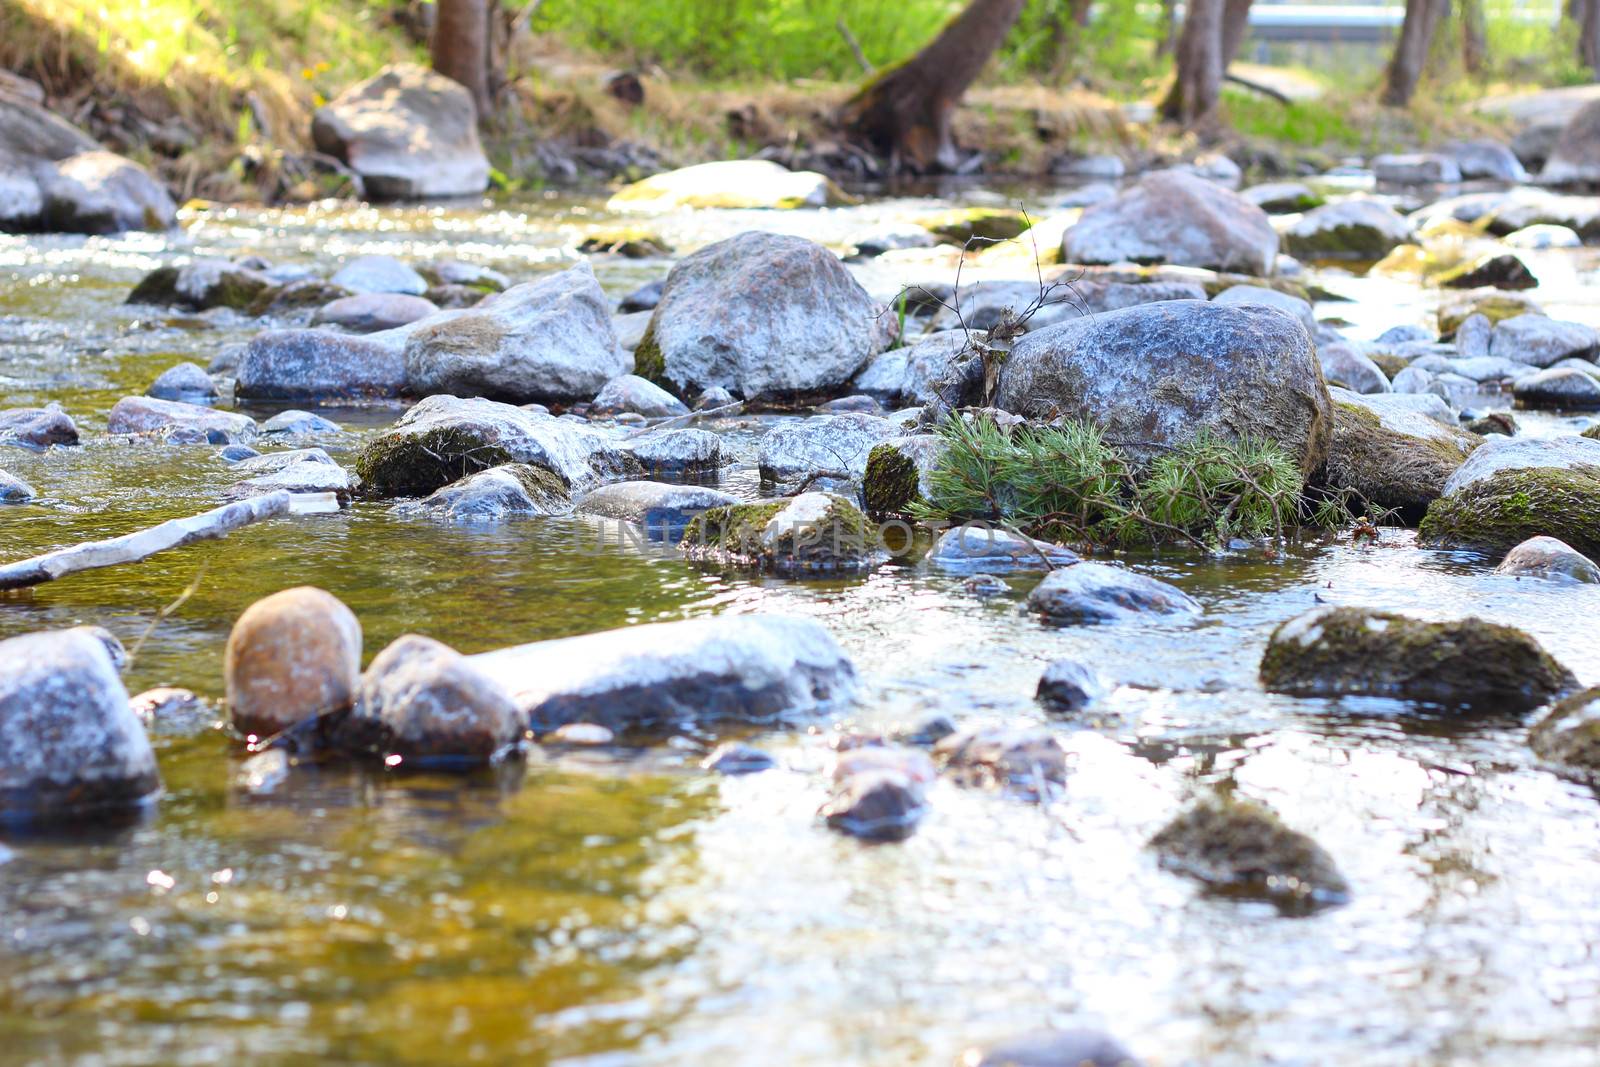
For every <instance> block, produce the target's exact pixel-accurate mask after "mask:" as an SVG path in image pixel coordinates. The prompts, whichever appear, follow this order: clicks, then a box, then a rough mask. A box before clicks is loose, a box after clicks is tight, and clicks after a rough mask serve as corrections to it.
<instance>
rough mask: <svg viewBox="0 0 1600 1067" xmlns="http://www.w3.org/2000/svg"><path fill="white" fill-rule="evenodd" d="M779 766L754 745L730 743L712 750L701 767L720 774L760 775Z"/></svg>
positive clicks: (767, 754)
mask: <svg viewBox="0 0 1600 1067" xmlns="http://www.w3.org/2000/svg"><path fill="white" fill-rule="evenodd" d="M777 765H778V761H777V760H775V759H773V758H772V755H771V754H770V753H767V752H763V751H761V750H760V749H759V748H755V747H754V746H752V745H743V744H739V743H738V742H735V741H728V742H725V743H723V744H720V745H718V746H717V747H716V748H714V749H712V750H711V752H710V754H708V755H707V756H706V758H705V759H703V760H701V761H700V766H701V767H703V768H705V769H706V770H708V771H716V772H717V773H718V774H728V775H738V774H759V773H760V772H762V771H770V770H771V769H772V768H774V767H776V766H777Z"/></svg>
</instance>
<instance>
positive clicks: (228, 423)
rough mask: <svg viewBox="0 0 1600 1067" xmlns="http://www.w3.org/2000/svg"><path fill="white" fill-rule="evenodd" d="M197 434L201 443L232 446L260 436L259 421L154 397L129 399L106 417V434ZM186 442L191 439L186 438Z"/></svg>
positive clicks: (113, 407) (235, 413)
mask: <svg viewBox="0 0 1600 1067" xmlns="http://www.w3.org/2000/svg"><path fill="white" fill-rule="evenodd" d="M175 431H193V432H194V433H195V434H196V435H198V440H200V441H202V442H204V441H210V442H211V443H213V444H225V443H226V444H231V443H233V442H235V441H239V440H250V439H252V438H254V437H255V434H256V420H255V419H252V418H251V417H250V416H248V415H242V414H239V413H238V412H233V411H218V410H216V409H215V408H209V407H205V406H204V405H201V404H185V403H183V402H182V401H178V400H158V399H156V398H155V397H150V396H125V397H123V398H122V399H121V400H119V401H117V402H116V404H114V405H113V406H112V408H111V413H110V414H109V415H107V416H106V432H107V433H113V434H154V433H159V434H164V435H167V436H168V439H169V440H174V441H176V440H177V439H175V438H173V437H172V436H171V435H172V434H173V433H174V432H175ZM184 440H187V438H185V439H184Z"/></svg>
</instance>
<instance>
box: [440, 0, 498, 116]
mask: <svg viewBox="0 0 1600 1067" xmlns="http://www.w3.org/2000/svg"><path fill="white" fill-rule="evenodd" d="M437 8H438V10H437V12H436V14H435V15H434V21H433V46H432V49H431V51H432V53H433V69H434V70H436V71H438V72H439V73H440V74H443V75H444V76H445V77H446V78H449V79H450V80H451V81H455V82H459V83H461V84H462V85H464V86H466V88H467V91H468V92H469V93H471V94H472V102H473V104H474V105H476V106H477V109H478V121H479V122H482V121H484V120H485V119H487V118H488V117H489V115H490V114H491V113H492V111H493V109H494V108H493V101H492V100H491V98H490V96H489V3H488V0H438V4H437Z"/></svg>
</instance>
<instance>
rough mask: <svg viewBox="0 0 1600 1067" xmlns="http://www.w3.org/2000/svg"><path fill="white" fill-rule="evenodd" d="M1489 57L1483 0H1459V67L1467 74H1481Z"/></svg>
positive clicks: (1487, 31)
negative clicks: (1464, 69)
mask: <svg viewBox="0 0 1600 1067" xmlns="http://www.w3.org/2000/svg"><path fill="white" fill-rule="evenodd" d="M1488 55H1489V30H1488V27H1487V26H1486V25H1485V23H1484V18H1483V0H1461V65H1462V66H1463V67H1465V68H1466V70H1467V73H1468V74H1473V75H1477V74H1482V73H1483V68H1484V62H1485V60H1486V59H1487V58H1488Z"/></svg>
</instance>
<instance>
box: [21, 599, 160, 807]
mask: <svg viewBox="0 0 1600 1067" xmlns="http://www.w3.org/2000/svg"><path fill="white" fill-rule="evenodd" d="M160 788H161V778H160V775H159V774H158V772H157V770H156V758H155V753H154V752H153V751H151V748H150V741H149V739H148V738H147V737H146V736H145V732H144V727H143V725H142V724H141V723H140V722H139V717H138V716H137V715H136V714H135V713H134V711H133V708H132V707H131V706H130V705H129V703H128V691H127V690H126V689H124V688H123V687H122V679H120V678H119V677H118V676H117V668H116V666H115V665H114V664H113V663H112V660H111V655H110V653H109V652H108V651H107V649H106V646H105V644H103V643H102V642H101V641H100V640H98V639H97V638H95V637H94V636H93V635H92V634H91V633H90V632H89V631H87V630H84V629H77V630H57V631H51V632H47V633H35V634H26V635H24V636H22V637H13V638H11V639H10V640H7V641H0V823H7V822H14V821H30V820H50V819H58V818H71V817H74V816H85V815H90V814H101V815H103V813H105V812H107V811H108V810H109V811H115V810H118V809H122V810H126V809H130V808H136V807H138V806H139V805H140V804H142V803H143V802H145V801H147V800H149V799H150V798H151V797H153V796H154V795H155V794H156V793H157V792H158V791H159V790H160Z"/></svg>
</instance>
